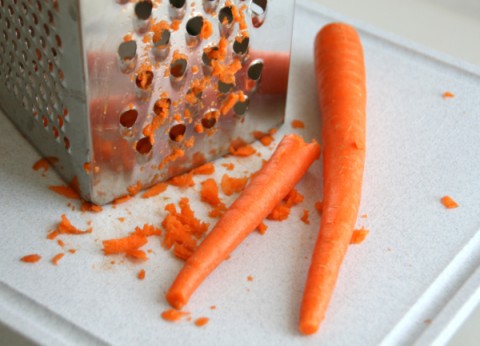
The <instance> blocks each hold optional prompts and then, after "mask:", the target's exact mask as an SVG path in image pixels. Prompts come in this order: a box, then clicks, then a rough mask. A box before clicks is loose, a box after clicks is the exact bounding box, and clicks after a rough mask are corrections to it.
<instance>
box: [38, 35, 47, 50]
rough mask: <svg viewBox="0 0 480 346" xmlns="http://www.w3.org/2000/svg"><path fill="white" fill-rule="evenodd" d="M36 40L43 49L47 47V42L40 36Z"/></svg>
mask: <svg viewBox="0 0 480 346" xmlns="http://www.w3.org/2000/svg"><path fill="white" fill-rule="evenodd" d="M38 40H39V41H40V45H41V46H42V48H43V49H45V48H46V47H47V42H46V41H45V39H44V38H43V37H42V36H40V38H39V39H38Z"/></svg>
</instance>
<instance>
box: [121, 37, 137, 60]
mask: <svg viewBox="0 0 480 346" xmlns="http://www.w3.org/2000/svg"><path fill="white" fill-rule="evenodd" d="M136 55H137V42H135V41H133V40H131V41H127V42H122V43H121V44H120V45H119V46H118V56H119V57H120V59H121V60H123V61H128V60H131V59H133V58H135V56H136Z"/></svg>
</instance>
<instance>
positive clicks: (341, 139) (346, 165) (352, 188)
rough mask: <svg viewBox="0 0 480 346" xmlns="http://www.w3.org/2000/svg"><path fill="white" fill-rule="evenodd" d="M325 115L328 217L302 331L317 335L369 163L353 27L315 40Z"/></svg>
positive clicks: (332, 28) (359, 53)
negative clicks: (366, 154)
mask: <svg viewBox="0 0 480 346" xmlns="http://www.w3.org/2000/svg"><path fill="white" fill-rule="evenodd" d="M314 57H315V74H316V76H317V88H318V96H319V105H320V111H321V114H322V126H323V129H322V138H323V145H324V156H323V180H324V181H323V185H324V188H323V191H324V192H323V193H324V201H323V214H322V220H321V225H320V231H319V234H318V238H317V242H316V244H315V248H314V251H313V255H312V260H311V264H310V269H309V271H308V276H307V282H306V286H305V290H304V293H303V300H302V306H301V310H300V325H299V329H300V331H301V332H302V333H303V334H313V333H315V332H316V331H317V330H318V328H319V326H320V323H321V321H322V320H323V319H324V316H325V312H326V310H327V306H328V303H329V301H330V298H331V296H332V293H333V290H334V287H335V282H336V280H337V277H338V272H339V270H340V266H341V264H342V261H343V258H344V256H345V253H346V251H347V248H348V245H349V243H350V239H351V238H352V233H353V227H354V225H355V221H356V218H357V214H358V207H359V203H360V194H361V191H362V178H363V168H364V162H365V118H366V116H365V114H366V83H365V65H364V60H363V49H362V44H361V42H360V38H359V36H358V33H357V32H356V31H355V29H354V28H352V27H351V26H349V25H346V24H342V23H333V24H329V25H326V26H325V27H324V28H323V29H322V30H320V32H319V33H318V34H317V36H316V38H315V53H314Z"/></svg>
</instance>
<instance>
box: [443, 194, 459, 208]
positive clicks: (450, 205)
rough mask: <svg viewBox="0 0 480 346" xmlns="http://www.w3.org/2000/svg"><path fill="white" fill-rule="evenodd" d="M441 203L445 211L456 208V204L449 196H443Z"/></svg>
mask: <svg viewBox="0 0 480 346" xmlns="http://www.w3.org/2000/svg"><path fill="white" fill-rule="evenodd" d="M441 202H442V204H443V205H444V206H445V208H447V209H454V208H458V203H457V202H455V201H454V200H453V198H452V197H450V196H443V197H442V199H441Z"/></svg>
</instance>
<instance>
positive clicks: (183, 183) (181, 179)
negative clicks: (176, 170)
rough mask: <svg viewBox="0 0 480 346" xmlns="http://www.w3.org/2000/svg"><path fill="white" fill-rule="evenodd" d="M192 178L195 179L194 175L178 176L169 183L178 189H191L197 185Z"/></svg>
mask: <svg viewBox="0 0 480 346" xmlns="http://www.w3.org/2000/svg"><path fill="white" fill-rule="evenodd" d="M192 178H193V174H191V173H185V174H182V175H177V176H175V177H173V178H170V180H168V183H169V184H170V185H174V186H178V187H190V186H194V185H195V182H194V181H193V179H192Z"/></svg>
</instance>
